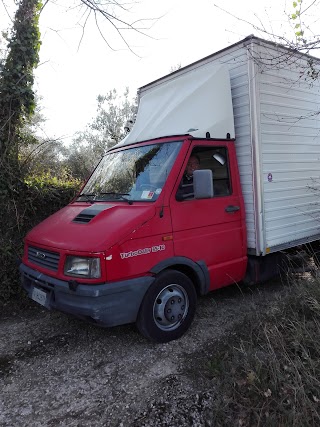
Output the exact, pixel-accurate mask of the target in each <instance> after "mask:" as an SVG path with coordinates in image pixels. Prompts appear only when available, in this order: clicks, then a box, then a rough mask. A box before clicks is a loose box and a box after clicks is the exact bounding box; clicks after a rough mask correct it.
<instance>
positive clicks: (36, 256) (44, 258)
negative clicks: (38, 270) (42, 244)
mask: <svg viewBox="0 0 320 427" xmlns="http://www.w3.org/2000/svg"><path fill="white" fill-rule="evenodd" d="M59 259H60V254H59V253H58V252H51V251H47V250H44V249H39V248H35V247H33V246H29V248H28V261H30V262H32V263H33V264H36V265H39V266H40V267H43V268H47V269H48V270H52V271H58V265H59Z"/></svg>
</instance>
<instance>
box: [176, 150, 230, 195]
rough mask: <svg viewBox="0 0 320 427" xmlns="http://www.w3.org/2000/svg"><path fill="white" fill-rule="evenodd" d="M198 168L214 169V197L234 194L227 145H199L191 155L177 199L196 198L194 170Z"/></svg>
mask: <svg viewBox="0 0 320 427" xmlns="http://www.w3.org/2000/svg"><path fill="white" fill-rule="evenodd" d="M198 169H210V170H211V171H212V177H213V193H214V197H222V196H228V195H230V194H232V188H231V180H230V171H229V161H228V153H227V149H226V148H225V147H214V148H212V147H210V148H209V147H197V148H195V149H194V150H193V151H192V153H191V155H190V157H189V160H188V163H187V166H186V169H185V171H184V174H183V178H182V180H181V182H180V185H179V189H178V191H177V194H176V199H177V200H179V201H181V200H190V199H193V198H194V194H193V172H194V171H195V170H198Z"/></svg>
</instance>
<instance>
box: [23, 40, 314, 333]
mask: <svg viewBox="0 0 320 427" xmlns="http://www.w3.org/2000/svg"><path fill="white" fill-rule="evenodd" d="M279 52H280V53H281V54H289V53H290V54H291V55H292V54H293V53H292V52H290V51H288V50H287V49H284V48H282V47H279V46H277V45H274V44H272V43H270V42H266V41H264V40H262V39H258V38H256V37H253V36H250V37H248V38H246V39H244V40H242V41H241V42H239V43H237V44H235V45H233V46H230V47H228V48H226V49H224V50H222V51H220V52H217V53H215V54H213V55H211V56H209V57H207V58H204V59H203V60H201V61H198V62H196V63H194V64H191V65H190V66H188V67H185V68H183V69H180V70H178V71H176V72H174V73H172V74H170V75H168V76H165V77H163V78H161V79H159V80H157V81H155V82H152V83H150V84H149V85H146V86H144V87H142V88H141V89H140V91H139V96H140V102H139V110H138V114H137V118H136V122H135V124H134V126H133V129H132V130H131V132H130V133H129V134H128V136H127V137H126V138H125V139H124V140H123V141H122V142H120V143H119V144H118V145H116V146H115V147H113V148H112V149H110V150H108V152H107V153H106V155H105V156H104V157H103V159H102V160H101V161H100V163H99V164H98V166H97V167H96V169H95V170H94V171H93V173H92V175H91V176H90V178H89V179H88V181H87V182H86V184H85V185H84V187H83V188H82V190H81V191H80V193H79V195H78V196H77V197H76V198H75V200H73V201H72V202H71V203H70V204H69V205H68V206H66V207H65V208H63V209H62V210H60V211H58V212H56V213H55V214H54V215H52V216H50V217H49V218H47V219H46V220H45V221H43V222H42V223H40V224H39V225H38V226H36V227H35V228H34V229H33V230H31V231H30V232H29V233H28V235H27V236H26V239H25V253H24V257H23V260H22V263H21V265H20V271H21V277H22V284H23V287H24V289H26V290H27V292H28V294H29V296H30V297H31V298H32V299H33V300H34V301H36V302H38V303H40V304H42V305H43V306H45V307H47V308H48V309H57V310H61V311H63V312H66V313H71V314H73V315H75V316H78V317H80V318H82V319H86V320H89V321H92V322H95V323H96V324H99V325H102V326H115V325H120V324H126V323H133V322H135V323H136V325H137V327H138V329H139V331H140V332H141V333H142V334H143V335H144V336H145V337H147V338H149V339H151V340H153V341H156V342H167V341H171V340H174V339H177V338H179V337H181V336H182V334H183V333H184V332H185V331H186V330H187V329H188V327H189V326H190V324H191V322H192V319H193V317H194V314H195V309H196V301H197V297H198V296H200V295H205V294H206V293H208V292H209V291H213V290H215V289H218V288H221V287H223V286H227V285H230V284H233V283H237V282H240V281H246V282H249V283H257V282H259V281H262V280H265V279H267V278H268V277H271V276H272V275H274V274H275V273H277V271H278V261H279V259H280V258H281V256H282V253H283V250H284V249H288V248H292V247H295V246H297V245H301V244H302V243H306V242H310V241H314V240H317V239H318V238H319V235H320V221H319V219H320V213H319V212H320V209H319V202H318V201H317V200H315V197H314V194H313V193H312V191H311V189H310V188H311V186H313V187H312V188H314V186H315V182H314V179H315V178H317V177H319V176H320V162H319V161H318V160H317V157H316V156H317V155H320V144H319V135H320V133H319V124H318V121H317V120H313V119H312V118H310V117H311V116H310V114H309V113H310V111H311V110H312V108H313V109H315V108H316V104H317V102H318V100H319V94H318V88H316V87H315V86H316V85H314V86H313V87H311V86H307V84H305V85H303V87H302V88H301V86H300V87H298V88H297V87H296V86H295V85H294V83H296V75H295V70H293V69H290V66H288V67H284V68H280V67H278V69H275V68H274V67H270V66H269V68H268V67H267V66H265V67H263V64H264V62H263V59H264V60H265V64H268V65H270V58H275V57H276V54H279ZM257 58H259V61H260V62H259V61H258V59H257ZM309 59H310V57H307V56H305V57H300V60H301V61H306V62H307V61H308V60H309ZM267 60H268V61H267ZM300 83H301V82H300ZM306 111H307V112H308V115H305V116H306V117H303V116H304V113H305V112H306ZM297 114H298V115H299V117H300V120H299V121H297V122H293V117H294V116H295V115H297ZM280 115H281V117H282V119H281V120H280V119H279V116H280ZM190 158H193V159H196V161H197V162H198V163H199V165H198V166H199V167H198V168H197V170H195V171H194V173H193V177H189V178H190V179H191V178H192V181H191V183H187V184H186V183H185V181H184V179H185V175H186V170H187V165H188V162H189V160H190Z"/></svg>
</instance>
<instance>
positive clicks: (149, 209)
mask: <svg viewBox="0 0 320 427" xmlns="http://www.w3.org/2000/svg"><path fill="white" fill-rule="evenodd" d="M154 215H155V207H154V205H153V204H145V205H124V204H121V205H120V204H112V203H110V204H109V203H106V204H105V203H103V204H102V203H95V204H93V205H90V206H88V205H87V204H82V203H81V204H79V203H75V204H71V205H68V206H66V207H65V208H63V209H61V210H60V211H58V212H56V213H55V214H53V215H51V216H50V217H48V218H47V219H45V220H44V221H42V222H41V223H40V224H38V225H37V226H36V227H34V228H33V229H32V230H31V231H30V232H29V233H28V234H27V237H26V240H27V241H28V242H29V243H31V244H34V245H37V244H38V245H43V246H47V247H51V248H57V249H64V250H72V251H79V252H101V251H105V250H106V249H108V248H110V247H111V246H113V245H114V244H115V243H117V242H119V241H120V240H121V239H123V238H124V237H125V236H126V235H127V234H129V233H131V232H132V231H133V230H135V229H137V228H139V227H140V226H141V225H142V224H144V223H145V222H146V221H148V220H149V219H151V218H152V217H153V216H154Z"/></svg>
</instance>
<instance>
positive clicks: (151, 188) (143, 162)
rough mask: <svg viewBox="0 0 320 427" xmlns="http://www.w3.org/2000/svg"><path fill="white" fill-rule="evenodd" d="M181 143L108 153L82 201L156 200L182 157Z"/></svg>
mask: <svg viewBox="0 0 320 427" xmlns="http://www.w3.org/2000/svg"><path fill="white" fill-rule="evenodd" d="M181 144H182V143H181V142H167V143H162V144H153V145H145V146H142V147H135V148H130V149H127V150H122V151H118V152H115V153H112V152H111V153H110V154H107V155H106V156H105V157H104V158H103V159H102V160H101V162H100V163H99V165H98V166H97V168H96V169H95V171H94V172H93V174H92V176H91V177H90V179H89V181H88V182H87V184H86V185H85V187H84V188H83V189H82V192H81V194H80V195H79V196H78V199H77V200H78V201H80V200H88V201H92V202H93V201H105V200H125V201H128V202H129V203H132V202H134V201H155V200H156V199H157V198H158V197H159V194H160V193H161V191H162V188H163V186H164V184H165V181H166V179H167V176H168V174H169V173H170V171H171V168H172V166H173V163H174V161H175V159H176V157H177V155H178V152H179V150H180V147H181Z"/></svg>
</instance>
